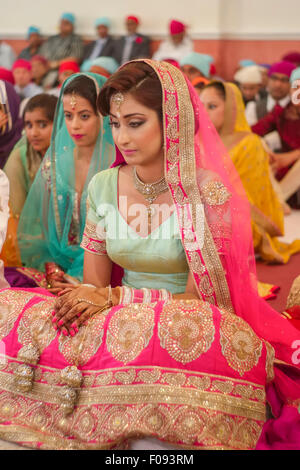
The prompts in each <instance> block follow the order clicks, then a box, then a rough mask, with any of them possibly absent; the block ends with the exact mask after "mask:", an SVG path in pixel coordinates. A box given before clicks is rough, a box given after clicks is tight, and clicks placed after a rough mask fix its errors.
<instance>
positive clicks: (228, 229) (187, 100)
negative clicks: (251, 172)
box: [113, 60, 300, 398]
mask: <svg viewBox="0 0 300 470" xmlns="http://www.w3.org/2000/svg"><path fill="white" fill-rule="evenodd" d="M143 61H144V62H145V63H147V64H148V65H150V66H151V67H152V69H153V70H154V71H155V72H156V74H157V76H158V78H159V80H160V82H161V86H162V92H163V93H162V95H163V103H162V106H163V120H164V122H163V125H164V146H165V176H166V180H167V182H168V184H169V189H170V191H171V194H172V196H173V200H174V204H175V206H176V208H177V215H178V221H179V225H180V228H181V239H182V243H183V246H184V249H185V252H186V257H187V260H188V262H189V267H190V270H191V271H192V272H193V275H194V280H195V284H196V287H197V289H198V293H199V297H200V298H202V299H203V300H205V301H208V302H210V303H213V304H215V305H217V306H218V307H219V308H221V309H226V310H229V311H231V312H232V313H234V314H236V315H238V316H240V317H242V318H243V319H244V320H245V321H246V322H247V323H248V324H249V325H250V326H251V327H252V328H253V330H254V331H255V332H256V334H257V335H258V336H259V337H261V338H263V339H264V340H266V341H267V342H269V343H270V344H271V345H272V346H273V348H274V350H275V355H276V358H277V359H278V360H280V361H283V362H284V363H286V364H289V365H293V364H294V361H293V355H294V353H295V349H294V348H295V346H294V344H295V341H296V340H299V339H300V335H299V331H298V330H296V329H295V328H294V327H293V326H292V325H291V324H290V323H289V322H288V321H287V320H286V319H284V318H283V317H281V316H280V314H279V313H278V312H276V311H275V310H273V309H272V308H271V307H270V306H269V305H268V304H267V303H266V302H265V301H264V300H263V299H261V298H260V297H259V295H258V292H257V278H256V268H255V258H254V250H253V243H252V231H251V217H250V206H249V203H248V200H247V197H246V194H245V191H244V189H243V186H242V183H241V180H240V178H239V176H238V173H237V171H236V170H235V167H234V165H233V163H232V161H231V159H230V156H229V154H228V153H227V150H226V148H225V147H224V145H223V143H222V141H221V139H220V137H219V135H218V133H217V132H216V130H215V128H214V126H213V125H212V123H211V121H210V119H209V117H208V115H207V113H206V111H205V109H204V106H203V104H202V103H201V101H200V99H199V97H198V95H197V93H196V92H195V90H194V88H193V86H192V85H191V84H190V82H189V81H188V80H187V79H186V78H185V77H184V75H183V74H182V72H181V71H180V70H179V69H178V68H176V67H174V66H172V65H171V64H168V63H166V62H162V63H160V62H156V61H152V60H143ZM124 163H125V161H124V159H123V157H122V155H121V153H120V152H119V151H117V157H116V161H115V163H114V165H113V166H116V165H119V164H124ZM201 208H202V209H201ZM186 214H187V216H186ZM203 214H204V215H205V217H203ZM115 284H116V283H115ZM294 392H295V393H296V390H294ZM294 392H293V391H291V395H294V394H295V393H294ZM297 393H299V390H298V391H297ZM291 398H294V397H291ZM298 398H299V396H298Z"/></svg>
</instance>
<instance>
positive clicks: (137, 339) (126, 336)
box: [106, 304, 154, 364]
mask: <svg viewBox="0 0 300 470" xmlns="http://www.w3.org/2000/svg"><path fill="white" fill-rule="evenodd" d="M153 328H154V310H153V308H151V307H149V306H147V305H144V304H135V305H134V306H131V307H129V308H127V307H126V308H121V309H120V310H118V311H117V312H115V313H114V315H113V317H112V318H111V320H110V323H109V326H108V331H107V340H106V344H107V349H108V351H109V352H110V353H111V355H112V356H113V357H114V358H115V359H117V360H118V361H120V362H123V363H124V364H127V363H128V362H131V361H133V360H134V359H136V358H137V357H138V356H139V354H140V353H141V352H142V351H143V349H144V348H146V347H147V346H148V344H149V341H150V339H151V337H152V335H153Z"/></svg>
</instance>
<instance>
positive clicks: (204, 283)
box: [199, 274, 214, 297]
mask: <svg viewBox="0 0 300 470" xmlns="http://www.w3.org/2000/svg"><path fill="white" fill-rule="evenodd" d="M199 288H200V291H201V292H202V293H203V294H204V295H205V296H206V297H208V296H210V295H212V294H213V292H214V288H213V286H212V285H211V284H210V279H209V276H208V275H207V274H203V275H202V277H201V279H200V283H199Z"/></svg>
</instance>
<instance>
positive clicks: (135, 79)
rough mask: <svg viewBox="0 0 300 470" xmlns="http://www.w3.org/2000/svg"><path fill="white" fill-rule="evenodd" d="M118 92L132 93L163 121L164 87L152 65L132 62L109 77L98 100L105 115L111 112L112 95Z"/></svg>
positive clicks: (101, 111) (99, 107)
mask: <svg viewBox="0 0 300 470" xmlns="http://www.w3.org/2000/svg"><path fill="white" fill-rule="evenodd" d="M118 92H121V93H130V94H131V95H132V97H133V98H135V99H136V100H137V101H138V102H139V103H141V104H142V105H144V106H147V108H151V109H153V111H156V113H157V115H158V118H159V120H160V122H162V88H161V84H160V81H159V78H158V77H157V75H156V73H155V72H154V70H153V69H152V68H151V67H150V65H148V64H146V63H145V62H131V63H129V64H127V65H125V66H123V67H122V68H121V69H120V70H118V71H117V72H116V73H114V74H113V75H112V76H111V77H109V79H108V80H107V82H106V83H105V84H104V86H103V87H102V89H101V91H100V94H99V96H98V101H97V105H98V109H99V111H100V113H101V114H102V115H103V116H107V115H108V114H109V111H110V100H111V97H112V96H113V95H114V94H116V93H118Z"/></svg>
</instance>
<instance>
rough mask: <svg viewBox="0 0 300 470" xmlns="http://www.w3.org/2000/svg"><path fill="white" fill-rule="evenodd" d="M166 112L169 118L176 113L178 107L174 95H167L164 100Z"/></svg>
mask: <svg viewBox="0 0 300 470" xmlns="http://www.w3.org/2000/svg"><path fill="white" fill-rule="evenodd" d="M165 106H166V108H165V109H166V114H167V116H168V117H169V118H175V117H176V116H177V115H178V107H177V104H176V97H175V95H168V98H167V101H166V105H165Z"/></svg>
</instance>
